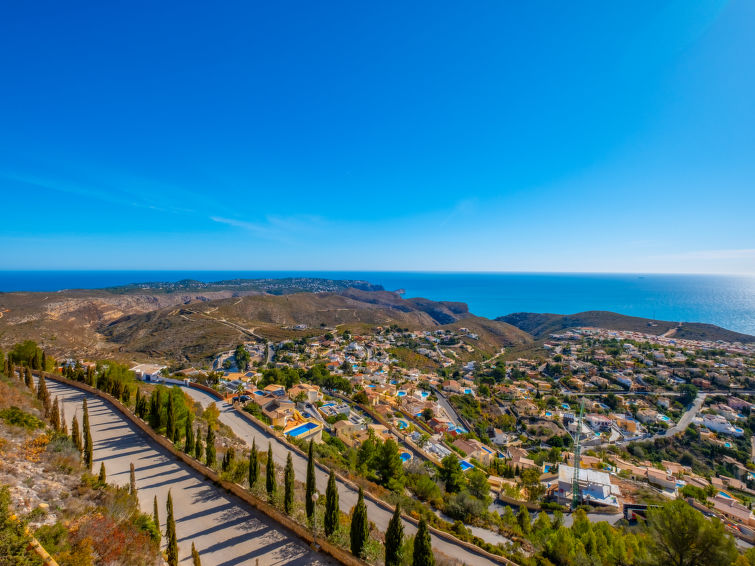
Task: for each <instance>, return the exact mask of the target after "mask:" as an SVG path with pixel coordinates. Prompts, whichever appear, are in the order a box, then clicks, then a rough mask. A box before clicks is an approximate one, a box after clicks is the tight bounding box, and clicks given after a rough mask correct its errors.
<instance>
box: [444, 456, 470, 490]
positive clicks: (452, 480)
mask: <svg viewBox="0 0 755 566" xmlns="http://www.w3.org/2000/svg"><path fill="white" fill-rule="evenodd" d="M438 473H439V475H440V480H441V481H442V482H443V483H444V484H445V486H446V491H447V492H448V493H456V492H458V491H461V488H462V487H464V472H462V471H461V464H460V463H459V459H458V458H457V457H456V455H455V454H449V455H448V456H446V457H445V458H443V460H441V462H440V470H439V471H438Z"/></svg>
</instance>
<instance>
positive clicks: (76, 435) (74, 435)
mask: <svg viewBox="0 0 755 566" xmlns="http://www.w3.org/2000/svg"><path fill="white" fill-rule="evenodd" d="M71 441H72V442H73V445H74V446H75V447H76V449H77V450H78V451H79V454H81V452H82V450H83V449H84V445H83V444H82V442H81V432H79V419H78V417H76V415H74V416H73V420H72V421H71Z"/></svg>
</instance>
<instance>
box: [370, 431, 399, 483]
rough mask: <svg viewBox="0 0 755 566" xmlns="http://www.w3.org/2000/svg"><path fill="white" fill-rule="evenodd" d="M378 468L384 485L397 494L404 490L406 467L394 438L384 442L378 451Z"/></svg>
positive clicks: (378, 473)
mask: <svg viewBox="0 0 755 566" xmlns="http://www.w3.org/2000/svg"><path fill="white" fill-rule="evenodd" d="M376 468H377V470H376V472H377V475H378V477H379V478H380V483H381V484H382V485H384V486H386V487H388V488H389V489H390V490H392V491H395V492H401V491H402V490H403V489H404V466H403V462H402V460H401V456H400V455H399V452H398V444H396V441H395V440H393V439H392V438H389V439H388V440H386V441H385V442H383V444H382V445H381V446H380V448H379V449H378V454H377V466H376Z"/></svg>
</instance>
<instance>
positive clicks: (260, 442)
mask: <svg viewBox="0 0 755 566" xmlns="http://www.w3.org/2000/svg"><path fill="white" fill-rule="evenodd" d="M183 389H184V391H186V393H188V394H189V395H190V396H191V397H192V398H193V399H195V400H196V401H198V402H199V403H201V404H202V406H203V407H206V406H207V405H209V404H210V403H213V402H214V403H215V404H216V406H217V407H218V409H219V410H220V421H221V422H223V423H224V424H226V425H228V426H229V427H230V428H231V430H233V432H234V433H235V434H236V435H237V436H238V437H239V438H240V439H242V440H243V441H244V442H246V443H247V445H248V446H251V445H252V440H253V439H255V440H256V442H257V447H258V449H261V450H267V443H268V441H270V442H271V445H272V450H273V458H274V460H275V463H276V465H277V466H279V467H283V466H285V465H286V458H287V457H288V453H289V452H291V454H292V457H293V463H294V472H295V473H296V477H297V478H298V479H299V480H301V481H303V480H304V478H305V477H306V474H307V459H306V458H305V457H303V456H300V455H299V454H298V453H296V452H294V451H292V450H290V449H289V448H288V446H286V445H285V444H284V443H282V442H280V441H279V440H278V439H277V438H275V437H274V436H272V435H270V434H269V433H268V432H267V431H263V430H262V429H261V428H258V427H256V426H255V425H253V424H252V423H251V422H250V421H248V420H246V419H245V418H243V417H241V416H239V415H238V414H236V411H235V410H234V409H233V407H231V406H230V405H229V404H227V403H224V402H222V401H218V400H217V399H216V398H215V397H213V396H211V395H210V394H208V393H205V392H204V391H200V390H198V389H192V388H189V387H184V388H183ZM316 475H317V489H318V491H319V492H320V493H324V492H325V486H326V484H327V481H328V477H327V475H326V474H325V472H323V471H321V470H320V469H319V468H317V469H316ZM338 493H339V497H338V500H339V503H340V505H341V510H342V511H343V512H344V513H350V512H351V509H352V507H354V505H356V502H357V492H356V491H354V490H353V489H352V488H351V487H350V486H348V485H347V484H345V483H342V482H340V481H339V482H338ZM365 503H366V504H367V515H368V517H369V519H370V521H372V522H373V523H375V525H376V526H377V528H378V529H380V530H381V531H385V530H386V529H387V528H388V522H389V521H390V519H391V516H392V512H391V511H387V510H386V509H383V508H382V507H379V506H378V505H376V504H375V503H373V502H372V501H370V500H369V499H365ZM416 530H417V529H416V527H415V526H414V525H413V524H412V523H409V522H408V521H404V533H406V534H407V535H408V534H414V533H415V532H416ZM432 545H433V549H434V550H436V551H438V552H440V553H442V554H445V555H446V556H447V557H449V558H450V559H456V560H458V561H459V562H460V563H462V564H467V565H470V566H471V565H474V566H494V565H498V564H499V563H498V562H494V561H492V560H490V559H488V558H484V557H482V556H480V555H478V554H476V553H474V552H472V551H470V550H467V549H466V548H464V547H462V546H460V545H457V544H454V543H452V542H450V541H448V540H446V539H443V538H440V537H437V536H435V535H433V536H432Z"/></svg>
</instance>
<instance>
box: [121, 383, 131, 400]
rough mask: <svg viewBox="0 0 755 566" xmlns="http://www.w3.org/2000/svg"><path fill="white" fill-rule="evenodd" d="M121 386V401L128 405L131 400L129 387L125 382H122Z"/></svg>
mask: <svg viewBox="0 0 755 566" xmlns="http://www.w3.org/2000/svg"><path fill="white" fill-rule="evenodd" d="M121 387H123V391H121V403H123V404H124V405H128V404H129V403H130V402H131V388H130V387H129V386H128V385H127V384H125V383H122V384H121Z"/></svg>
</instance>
